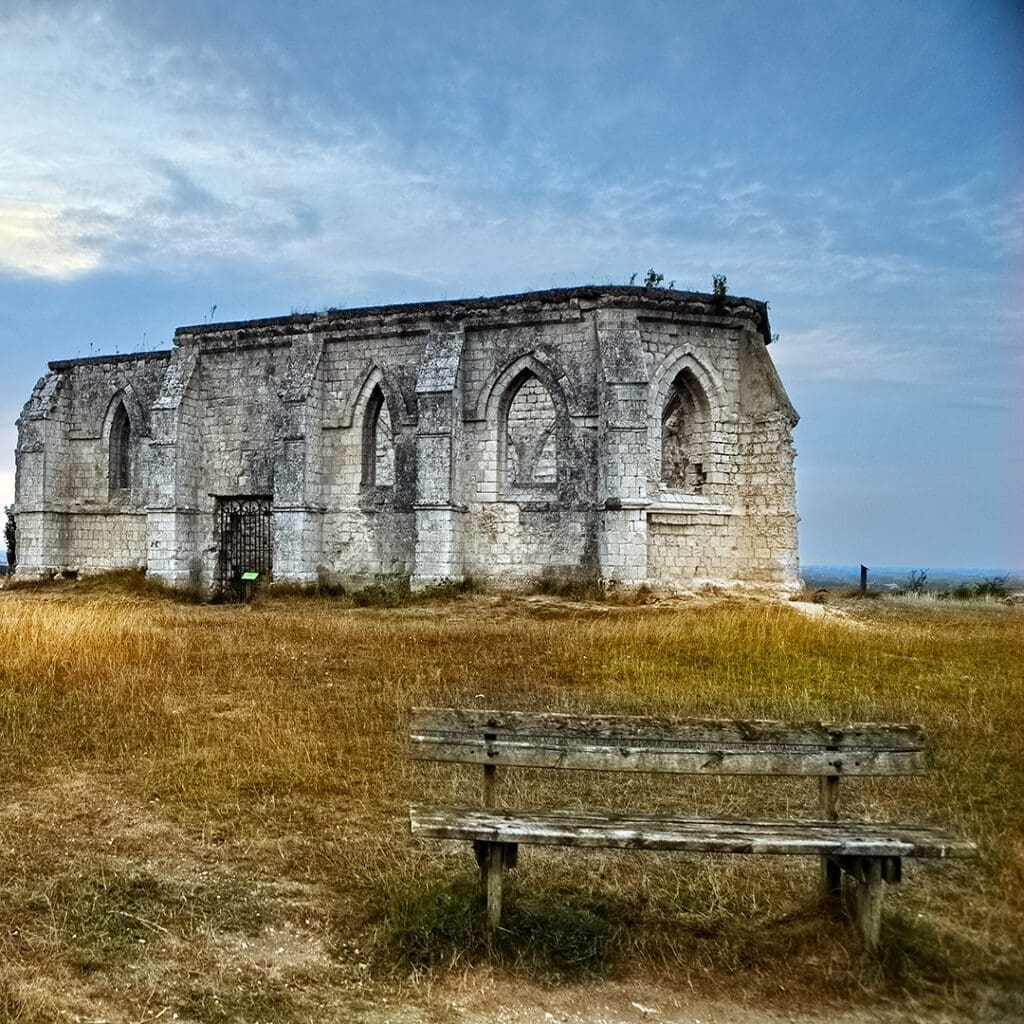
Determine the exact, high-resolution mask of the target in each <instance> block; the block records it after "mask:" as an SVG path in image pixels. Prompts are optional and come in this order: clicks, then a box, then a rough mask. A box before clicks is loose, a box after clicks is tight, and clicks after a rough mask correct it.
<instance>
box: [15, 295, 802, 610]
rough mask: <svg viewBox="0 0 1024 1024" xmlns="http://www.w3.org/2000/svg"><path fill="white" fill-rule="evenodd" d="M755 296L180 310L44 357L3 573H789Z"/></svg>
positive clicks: (781, 402) (215, 579)
mask: <svg viewBox="0 0 1024 1024" xmlns="http://www.w3.org/2000/svg"><path fill="white" fill-rule="evenodd" d="M770 341H771V334H770V329H769V324H768V313H767V308H766V306H765V304H764V303H762V302H756V301H754V300H751V299H744V298H735V297H732V296H712V295H702V294H694V293H688V292H679V291H670V290H667V289H651V288H642V287H616V286H593V287H583V288H569V289H560V290H555V291H544V292H531V293H526V294H521V295H510V296H501V297H498V298H481V299H466V300H460V301H451V302H448V301H445V302H430V303H422V304H416V305H396V306H383V307H376V308H370V309H352V310H330V311H328V312H325V313H318V314H315V315H314V314H301V315H294V316H287V317H280V318H276V319H270V320H251V321H246V322H242V323H221V324H203V325H200V326H195V327H182V328H179V329H178V330H177V332H176V333H175V336H174V344H173V347H172V348H171V349H170V350H169V351H161V352H145V353H139V354H135V355H117V356H98V357H92V358H87V359H73V360H62V361H60V362H53V363H50V364H49V373H47V375H46V376H45V377H43V378H42V379H41V380H40V381H39V383H38V384H37V385H36V387H35V390H34V391H33V393H32V397H31V398H30V399H29V401H28V404H27V405H26V406H25V409H24V412H23V413H22V415H21V418H20V419H19V421H18V425H19V434H18V449H17V478H16V497H15V517H16V522H17V543H18V565H17V576H19V577H38V576H46V575H54V574H56V573H61V572H78V573H94V572H101V571H105V570H109V569H114V568H121V567H141V568H144V569H145V570H146V571H147V572H148V573H149V574H151V575H153V576H155V577H158V578H160V579H162V580H165V581H167V582H169V583H172V584H186V583H189V584H192V585H201V586H203V587H207V588H216V587H218V586H225V585H228V584H230V583H231V582H232V581H234V580H237V579H238V578H239V576H240V574H241V573H243V572H258V573H260V574H261V578H263V579H272V580H274V581H290V582H296V583H313V582H317V581H324V580H327V581H335V582H343V583H352V584H359V583H366V582H370V581H377V580H382V579H385V578H392V577H394V578H399V577H409V578H410V579H411V581H412V583H413V585H414V586H428V585H431V584H434V583H439V582H442V581H449V580H461V579H464V578H466V577H472V578H474V579H478V580H481V581H486V582H492V583H496V584H502V585H521V584H526V583H530V582H533V581H536V580H537V579H538V578H543V577H554V578H590V579H601V580H605V581H608V582H613V583H617V584H621V585H625V586H630V585H633V586H635V585H639V584H642V583H649V584H652V585H655V586H665V587H670V588H676V589H685V588H691V587H693V586H695V585H699V584H701V583H704V582H713V583H724V584H754V585H759V586H763V587H767V588H771V589H774V590H787V589H793V588H795V587H796V586H797V583H798V566H797V537H796V524H797V515H796V507H795V495H794V482H793V457H794V453H793V447H792V440H791V431H792V428H793V427H794V426H795V424H796V422H797V415H796V412H795V411H794V409H793V406H792V405H791V404H790V402H789V399H788V398H787V396H786V392H785V390H784V389H783V387H782V384H781V382H780V381H779V378H778V375H777V374H776V372H775V368H774V366H773V364H772V361H771V358H770V356H769V354H768V345H769V343H770Z"/></svg>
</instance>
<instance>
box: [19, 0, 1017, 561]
mask: <svg viewBox="0 0 1024 1024" xmlns="http://www.w3.org/2000/svg"><path fill="white" fill-rule="evenodd" d="M1022 39H1024V16H1022V15H1021V13H1020V9H1019V5H1018V4H1015V3H1010V2H998V0H988V2H986V0H972V2H969V3H968V2H964V3H954V2H935V3H928V2H921V3H914V4H892V3H890V2H886V3H878V4H870V3H857V4H846V3H822V4H807V3H803V2H801V3H785V2H771V3H762V2H757V3H755V2H751V3H739V2H729V0H723V2H716V3H709V4H697V3H694V4H686V3H682V2H675V3H672V2H662V3H654V2H634V3H623V2H621V0H620V2H617V3H602V2H583V0H577V2H565V3H559V2H556V0H547V2H538V3H534V2H531V0H519V2H515V3H508V4H503V3H497V4H481V3H479V2H476V3H442V2H437V3H430V4H425V3H422V2H410V3H391V2H388V0H380V2H378V3H374V4H369V3H367V4H356V3H351V4H348V3H338V2H334V0H293V2H290V3H287V4H282V3H273V2H269V0H268V2H260V0H244V2H242V0H238V2H235V0H224V2H218V3H216V4H211V3H208V2H206V0H176V2H175V3H173V4H171V3H166V4H164V3H148V2H142V0H138V2H129V0H105V2H104V0H83V2H73V0H30V2H29V0H25V2H21V0H0V140H2V141H0V504H8V503H10V502H11V501H12V500H13V491H14V447H15V442H16V430H15V426H14V422H15V420H16V418H17V416H18V414H19V412H20V409H21V406H22V404H23V403H24V402H25V400H26V399H27V398H28V395H29V393H30V391H31V389H32V386H33V384H34V383H35V381H36V379H37V378H38V377H40V376H41V375H42V374H43V373H44V372H45V370H46V362H47V360H50V359H61V358H72V357H75V356H88V355H95V354H102V353H108V352H111V353H112V352H129V351H137V350H144V349H156V348H166V347H168V346H169V345H170V341H171V337H172V335H173V331H174V328H175V327H176V326H178V325H183V324H193V323H199V322H203V321H206V320H210V319H211V318H212V319H214V320H237V319H248V318H252V317H262V316H277V315H282V314H287V313H290V312H296V311H298V312H305V311H309V310H317V309H321V308H324V307H327V306H344V307H353V306H361V305H367V304H379V303H391V302H411V301H420V300H431V299H443V298H460V297H467V296H476V295H489V294H502V293H507V292H516V291H523V290H528V289H535V288H550V287H557V286H565V285H579V284H588V283H592V282H596V283H607V282H612V283H620V284H621V283H626V282H627V281H628V280H629V278H630V275H631V274H633V273H634V272H636V273H637V274H638V275H639V277H640V278H642V277H643V275H644V273H645V272H646V270H647V269H648V268H649V267H654V268H655V269H657V270H658V271H659V272H661V273H663V274H664V275H665V279H666V282H667V281H669V280H674V281H676V283H677V285H678V286H679V287H681V288H686V289H693V290H700V291H708V290H710V288H711V277H712V274H716V273H721V274H725V275H727V277H728V286H729V291H730V292H731V293H733V294H738V295H748V296H752V297H754V298H759V299H765V300H768V301H769V302H770V304H771V319H772V331H773V332H777V333H778V336H779V337H778V339H777V341H776V342H775V343H774V344H773V345H772V347H771V353H772V356H773V357H774V359H775V361H776V364H777V365H778V367H779V370H780V372H781V375H782V378H783V381H784V382H785V384H786V387H787V389H788V391H789V394H790V397H791V399H792V400H793V403H794V405H795V406H796V407H797V409H798V410H799V412H800V413H801V415H802V422H801V424H800V426H799V427H798V428H797V430H796V446H797V450H798V452H799V456H798V459H797V486H798V503H799V508H800V513H801V516H802V522H801V528H800V530H801V554H802V557H803V559H804V560H805V561H808V562H829V563H856V562H865V563H866V564H868V565H920V566H922V567H940V566H979V567H992V568H1018V567H1024V549H1022V543H1024V541H1022V531H1024V513H1022V511H1021V510H1022V509H1024V483H1022V480H1024V472H1022V470H1024V454H1022V453H1024V428H1022V401H1021V398H1022V394H1024V391H1022V385H1024V366H1022V361H1021V353H1020V350H1021V345H1020V343H1021V340H1022V335H1024V275H1022V270H1024V175H1022V169H1024V56H1022V54H1024V46H1022Z"/></svg>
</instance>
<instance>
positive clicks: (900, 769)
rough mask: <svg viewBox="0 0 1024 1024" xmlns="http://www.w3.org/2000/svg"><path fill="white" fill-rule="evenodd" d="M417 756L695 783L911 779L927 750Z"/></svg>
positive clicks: (506, 742)
mask: <svg viewBox="0 0 1024 1024" xmlns="http://www.w3.org/2000/svg"><path fill="white" fill-rule="evenodd" d="M410 739H411V742H412V750H411V753H412V756H413V757H417V758H420V759H425V760H431V761H456V762H462V763H467V764H490V765H495V766H496V767H499V768H501V767H506V768H573V769H579V770H585V771H626V772H629V771H633V772H677V773H680V774H691V775H910V774H914V773H917V772H920V771H923V770H924V769H925V767H926V755H925V752H924V751H923V750H894V751H890V750H875V749H871V748H867V749H856V748H854V747H845V748H843V749H842V750H838V751H835V750H832V751H829V750H822V749H820V748H819V749H815V748H811V747H799V746H788V747H786V746H783V745H781V744H780V745H778V746H777V747H775V748H773V749H757V748H754V747H753V746H748V747H746V748H744V747H743V746H742V745H739V744H735V743H731V744H724V743H723V744H720V745H713V744H710V743H703V744H696V743H693V744H689V745H685V746H684V745H682V744H674V743H670V742H668V741H662V742H660V743H657V744H640V743H637V742H636V741H634V742H633V743H630V742H629V741H618V742H608V743H606V744H605V745H600V744H599V743H598V742H591V743H581V742H576V741H573V740H568V741H567V740H566V739H565V738H561V737H556V736H551V737H548V736H545V737H538V738H536V739H529V738H523V739H519V738H507V737H499V738H498V739H495V740H488V741H484V740H483V739H482V738H481V737H480V736H476V737H465V736H463V737H459V736H452V735H450V734H448V735H439V734H421V733H414V734H413V735H412V736H411V737H410Z"/></svg>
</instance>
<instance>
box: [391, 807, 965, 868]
mask: <svg viewBox="0 0 1024 1024" xmlns="http://www.w3.org/2000/svg"><path fill="white" fill-rule="evenodd" d="M410 822H411V826H412V832H413V834H414V835H416V836H422V837H424V838H430V839H463V840H484V841H487V842H503V843H530V844H540V845H555V846H579V847H612V848H620V849H641V850H679V851H686V852H693V853H701V852H713V853H750V854H800V855H806V856H814V855H817V856H835V857H969V856H972V855H973V854H974V853H975V852H976V847H975V845H974V844H973V843H971V842H969V841H967V840H964V839H961V838H960V837H958V836H955V835H953V834H951V833H949V832H946V831H945V830H943V829H940V828H935V827H933V826H930V825H902V824H882V823H864V822H831V821H732V820H720V819H714V818H674V817H663V816H655V815H632V814H631V815H619V814H601V813H595V812H580V811H533V812H514V813H512V812H502V811H488V810H478V809H461V808H433V807H413V808H412V809H411V810H410Z"/></svg>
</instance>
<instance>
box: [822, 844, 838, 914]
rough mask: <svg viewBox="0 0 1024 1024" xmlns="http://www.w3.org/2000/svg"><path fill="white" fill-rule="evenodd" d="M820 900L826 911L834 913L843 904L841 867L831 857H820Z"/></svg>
mask: <svg viewBox="0 0 1024 1024" xmlns="http://www.w3.org/2000/svg"><path fill="white" fill-rule="evenodd" d="M821 902H822V906H823V907H824V909H825V911H826V913H829V914H836V913H838V912H839V911H840V910H841V909H842V905H843V869H842V868H841V867H840V866H839V864H838V863H837V862H836V861H835V860H834V859H833V858H832V857H822V858H821Z"/></svg>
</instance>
